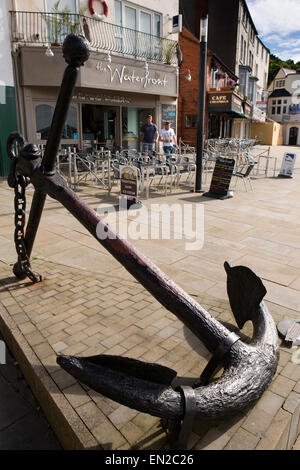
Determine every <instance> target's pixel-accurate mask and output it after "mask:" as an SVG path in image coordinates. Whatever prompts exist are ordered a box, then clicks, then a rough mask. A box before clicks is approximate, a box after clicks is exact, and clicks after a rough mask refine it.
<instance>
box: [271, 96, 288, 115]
mask: <svg viewBox="0 0 300 470" xmlns="http://www.w3.org/2000/svg"><path fill="white" fill-rule="evenodd" d="M281 106H282V100H281V99H279V100H272V109H271V113H272V114H281ZM284 108H285V110H284V109H283V112H284V113H286V106H284Z"/></svg>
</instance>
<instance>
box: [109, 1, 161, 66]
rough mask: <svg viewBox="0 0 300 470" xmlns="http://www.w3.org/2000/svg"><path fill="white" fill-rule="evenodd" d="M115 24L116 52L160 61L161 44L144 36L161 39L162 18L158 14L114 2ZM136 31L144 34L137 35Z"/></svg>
mask: <svg viewBox="0 0 300 470" xmlns="http://www.w3.org/2000/svg"><path fill="white" fill-rule="evenodd" d="M115 24H116V26H115V41H116V45H117V49H118V52H120V53H122V54H124V55H126V56H135V57H143V58H145V59H148V58H150V59H156V60H159V61H161V60H162V55H163V51H162V44H161V42H160V41H159V40H158V39H155V38H150V37H148V36H146V35H148V34H149V35H151V36H156V37H161V29H162V17H161V15H160V14H159V13H152V12H151V11H148V10H147V9H146V8H142V7H135V6H133V5H131V4H126V3H125V2H121V1H120V0H115ZM123 28H128V29H123ZM136 31H140V32H141V33H144V34H137V33H136Z"/></svg>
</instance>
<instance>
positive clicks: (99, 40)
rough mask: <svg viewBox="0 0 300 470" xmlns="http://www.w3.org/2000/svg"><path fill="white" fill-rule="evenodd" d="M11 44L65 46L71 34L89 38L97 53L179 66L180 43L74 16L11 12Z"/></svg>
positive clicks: (71, 14) (70, 14) (68, 14)
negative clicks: (177, 45) (178, 49)
mask: <svg viewBox="0 0 300 470" xmlns="http://www.w3.org/2000/svg"><path fill="white" fill-rule="evenodd" d="M10 23H11V25H10V30H11V41H12V42H14V43H19V44H30V45H44V46H48V45H51V44H59V45H60V44H62V43H63V41H64V38H65V37H66V36H67V34H70V33H75V34H82V35H83V36H85V37H86V38H87V39H88V40H89V42H90V44H91V48H92V49H93V50H97V51H102V52H110V53H114V54H118V55H123V56H125V57H132V58H137V59H141V60H147V61H150V62H159V63H166V64H173V65H174V64H177V55H176V44H177V42H176V41H172V40H170V39H164V38H160V37H158V36H152V35H151V34H146V33H143V32H140V31H136V30H133V29H129V28H123V27H122V26H118V25H114V24H111V23H107V22H105V21H98V20H96V19H94V18H90V17H86V16H83V15H79V14H73V13H43V12H31V11H10Z"/></svg>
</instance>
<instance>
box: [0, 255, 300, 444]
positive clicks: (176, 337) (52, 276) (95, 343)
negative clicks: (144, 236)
mask: <svg viewBox="0 0 300 470" xmlns="http://www.w3.org/2000/svg"><path fill="white" fill-rule="evenodd" d="M10 269H11V268H10V267H8V266H6V265H4V264H2V265H0V279H1V282H0V285H1V288H0V305H1V318H0V330H1V332H2V334H3V337H4V338H5V341H6V342H7V344H8V346H9V348H10V349H11V350H12V352H13V354H14V355H15V357H16V358H17V360H18V362H19V364H20V367H21V369H22V370H23V373H24V375H25V377H26V379H27V381H28V383H29V384H30V386H31V388H32V390H33V392H34V394H35V395H36V397H37V399H38V400H39V402H40V404H41V407H42V408H43V410H44V412H45V413H46V416H47V418H48V420H49V422H50V424H51V426H52V428H53V430H54V431H55V433H56V434H57V437H58V439H59V440H60V442H61V444H62V446H63V447H64V448H65V449H113V450H116V449H122V450H129V449H153V450H154V449H169V448H170V445H169V443H168V441H167V439H166V435H165V432H164V431H163V429H162V427H161V425H160V420H159V419H158V418H155V417H152V416H149V415H146V414H144V413H139V412H137V411H136V410H132V409H130V408H127V407H125V406H123V405H120V404H118V403H116V402H114V401H112V400H110V399H108V398H105V397H103V396H102V395H101V394H98V393H96V392H94V391H92V390H90V389H89V388H88V387H86V386H85V385H82V384H80V383H78V382H77V381H76V380H75V379H74V378H73V377H71V376H70V375H69V374H67V373H66V372H65V371H64V370H62V369H61V368H60V367H59V366H58V365H57V364H56V355H57V353H60V352H62V353H64V354H77V355H82V356H88V355H93V354H100V353H106V354H118V355H122V356H128V357H133V358H136V359H140V360H144V361H151V362H159V363H160V364H162V365H165V366H168V367H171V368H175V370H177V372H178V376H180V377H186V378H191V377H195V378H196V377H199V375H200V374H201V372H202V370H203V368H204V367H205V365H206V363H207V360H208V358H209V357H210V355H209V353H208V351H207V350H206V349H205V347H204V346H203V345H202V344H200V342H199V340H198V339H196V338H195V337H194V335H193V334H192V333H191V332H189V331H188V330H187V329H186V327H184V326H183V324H182V323H181V322H180V321H179V320H177V319H176V318H175V317H174V316H173V315H172V314H170V312H168V311H166V310H165V309H164V308H163V307H161V306H160V304H159V303H158V302H157V301H156V300H155V299H153V298H152V296H151V295H150V294H149V293H148V292H146V291H145V290H144V288H143V287H142V286H141V285H140V284H138V283H137V282H136V281H135V280H134V279H133V278H132V279H131V280H124V279H123V278H121V277H117V276H114V277H112V276H109V275H107V274H102V275H101V274H99V273H92V272H87V271H86V270H76V269H74V268H69V267H66V266H62V265H57V264H55V263H50V262H46V261H43V260H35V261H34V269H35V270H36V271H38V272H40V273H42V274H43V275H45V280H44V281H43V282H42V283H40V284H35V285H32V284H31V283H30V282H28V281H27V280H25V281H17V280H16V279H15V278H14V277H13V276H12V275H11V272H10ZM61 294H64V295H61ZM194 294H195V295H197V296H198V299H199V300H200V303H201V305H202V306H203V307H204V308H205V309H206V310H208V311H209V312H210V313H212V314H213V315H214V316H216V317H217V318H218V319H219V320H220V321H225V322H230V323H231V324H232V328H233V329H235V327H234V322H233V319H232V316H231V312H230V308H229V305H228V303H227V302H224V301H221V300H219V299H216V298H213V297H211V296H208V295H207V294H205V293H202V292H200V291H196V292H195V290H194ZM230 319H231V320H230ZM243 334H245V335H251V327H250V326H249V324H247V326H246V328H245V329H244V330H243ZM292 352H293V351H292V350H289V349H285V348H282V353H281V359H280V363H279V368H278V371H277V374H276V376H275V378H274V380H273V382H272V384H271V386H270V387H269V389H268V390H267V391H266V392H265V393H264V395H263V396H262V398H261V399H260V400H259V401H258V402H257V404H256V405H255V406H252V407H251V409H249V410H246V412H244V413H240V414H238V415H236V416H233V417H232V419H229V420H228V419H227V420H226V421H225V420H224V421H222V420H219V421H215V422H212V423H210V424H209V425H207V424H206V425H203V424H201V423H196V424H195V426H194V430H193V433H192V435H191V436H190V440H189V444H188V445H189V449H195V450H200V449H203V450H204V449H206V450H210V449H214V450H217V449H219V450H221V449H228V450H233V449H234V450H238V449H243V450H246V449H251V450H252V449H287V448H292V446H293V445H294V443H295V442H296V439H297V437H298V434H299V430H300V429H299V406H298V399H299V403H300V393H299V387H300V378H299V369H298V368H297V367H299V366H295V365H294V364H292V363H291V354H292ZM290 433H292V440H291V439H289V436H290ZM274 436H276V438H275V437H274ZM295 445H296V444H295Z"/></svg>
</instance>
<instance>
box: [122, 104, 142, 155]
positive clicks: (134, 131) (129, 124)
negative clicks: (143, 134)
mask: <svg viewBox="0 0 300 470" xmlns="http://www.w3.org/2000/svg"><path fill="white" fill-rule="evenodd" d="M139 112H140V109H139V108H134V107H125V106H124V107H123V108H122V147H123V148H125V149H129V150H133V149H135V150H138V142H139V133H140V131H139V127H140V126H139ZM141 120H142V117H141Z"/></svg>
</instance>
